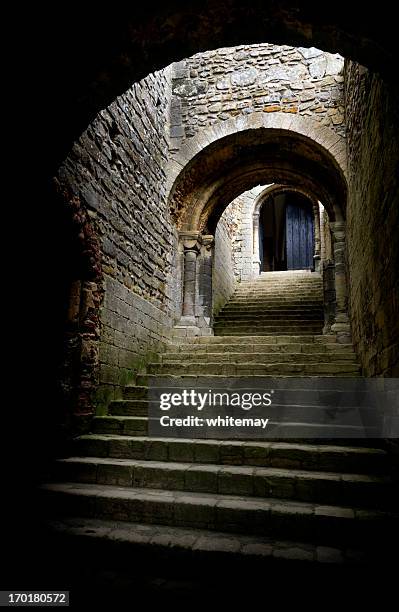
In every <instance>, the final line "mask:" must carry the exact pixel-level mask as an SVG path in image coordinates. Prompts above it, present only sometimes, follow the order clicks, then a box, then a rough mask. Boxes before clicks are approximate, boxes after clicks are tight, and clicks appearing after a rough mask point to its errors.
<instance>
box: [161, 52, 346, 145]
mask: <svg viewBox="0 0 399 612" xmlns="http://www.w3.org/2000/svg"><path fill="white" fill-rule="evenodd" d="M342 69H343V58H342V57H341V56H339V55H332V54H330V53H325V52H323V51H320V50H319V49H314V48H309V49H305V48H294V47H289V46H277V45H272V44H260V45H250V46H248V45H246V46H239V47H231V48H223V49H217V50H216V51H207V52H205V53H199V54H197V55H194V56H193V57H191V58H189V59H186V60H183V61H181V62H178V63H175V64H173V65H172V70H173V75H172V77H173V78H172V92H173V95H172V101H171V109H170V142H171V148H172V150H173V149H178V148H179V147H180V146H181V144H182V143H183V142H184V141H186V140H187V139H188V138H190V137H192V136H194V135H195V134H196V133H198V131H199V130H201V129H202V128H204V127H208V126H210V125H213V124H215V123H217V122H219V121H224V120H226V119H230V118H232V117H237V116H239V115H245V114H250V113H253V112H256V111H258V112H259V111H263V112H265V113H273V112H286V113H298V114H300V115H304V116H309V117H312V118H313V119H316V120H317V121H319V122H320V123H321V124H322V125H324V126H327V127H329V128H331V129H332V130H334V131H335V132H337V133H338V134H340V135H341V136H344V135H345V125H344V109H343V75H342Z"/></svg>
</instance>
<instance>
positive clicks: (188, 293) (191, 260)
mask: <svg viewBox="0 0 399 612" xmlns="http://www.w3.org/2000/svg"><path fill="white" fill-rule="evenodd" d="M198 238H199V234H198V232H180V239H181V241H182V244H183V254H184V258H183V307H182V318H181V320H180V324H184V325H195V323H196V321H195V297H196V288H197V287H196V284H197V283H196V279H197V256H198V253H199V252H200V245H199V243H198Z"/></svg>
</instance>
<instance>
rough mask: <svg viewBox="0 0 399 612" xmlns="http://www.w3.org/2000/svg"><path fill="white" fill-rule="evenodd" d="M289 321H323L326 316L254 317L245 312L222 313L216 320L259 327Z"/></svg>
mask: <svg viewBox="0 0 399 612" xmlns="http://www.w3.org/2000/svg"><path fill="white" fill-rule="evenodd" d="M284 321H289V322H291V323H302V322H303V323H305V322H314V321H323V322H324V315H323V314H322V313H320V312H306V313H299V312H287V311H286V312H279V311H273V312H265V311H261V312H258V314H256V315H254V314H252V313H248V312H245V310H242V311H240V312H220V313H219V314H218V316H217V318H216V323H226V324H227V323H229V324H234V323H235V322H240V323H247V324H248V323H249V324H251V323H252V324H254V325H258V324H259V323H261V324H264V323H273V324H274V323H276V324H277V325H279V324H280V323H281V322H284Z"/></svg>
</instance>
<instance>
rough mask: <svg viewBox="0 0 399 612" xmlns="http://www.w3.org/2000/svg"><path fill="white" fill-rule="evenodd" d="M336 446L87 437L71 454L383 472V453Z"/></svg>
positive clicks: (74, 444)
mask: <svg viewBox="0 0 399 612" xmlns="http://www.w3.org/2000/svg"><path fill="white" fill-rule="evenodd" d="M338 442H339V440H337V441H334V444H331V443H325V444H323V443H321V442H319V443H317V444H316V443H305V442H303V441H301V442H293V441H291V442H287V441H282V442H278V441H274V440H273V441H242V440H232V441H226V440H190V439H187V438H184V439H180V438H179V439H177V438H154V437H147V436H121V435H118V434H110V435H100V434H90V435H83V436H79V437H78V438H76V439H74V440H73V442H72V452H73V454H74V455H76V456H81V457H86V456H88V457H104V458H105V457H111V458H119V459H139V460H149V461H165V462H167V461H171V462H180V461H184V462H188V463H202V464H207V463H212V464H221V465H239V466H254V467H275V468H283V469H298V470H316V471H336V472H340V473H358V474H384V473H388V469H389V466H388V456H387V453H386V451H385V450H383V449H381V448H368V447H363V446H353V445H351V446H350V445H348V443H347V444H346V445H345V446H341V445H339V444H338ZM370 442H371V441H369V443H370ZM352 444H353V441H352Z"/></svg>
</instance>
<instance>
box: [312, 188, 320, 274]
mask: <svg viewBox="0 0 399 612" xmlns="http://www.w3.org/2000/svg"><path fill="white" fill-rule="evenodd" d="M313 216H314V255H313V261H314V270H315V272H320V244H321V241H320V211H319V203H318V202H317V200H314V201H313Z"/></svg>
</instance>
